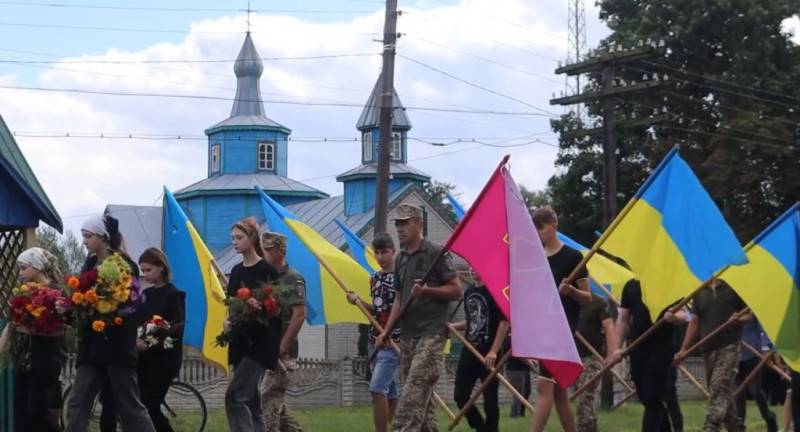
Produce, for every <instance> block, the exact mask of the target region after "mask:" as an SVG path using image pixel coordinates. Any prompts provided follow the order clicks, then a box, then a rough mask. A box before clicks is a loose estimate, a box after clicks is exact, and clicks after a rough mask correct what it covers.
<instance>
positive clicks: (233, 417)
mask: <svg viewBox="0 0 800 432" xmlns="http://www.w3.org/2000/svg"><path fill="white" fill-rule="evenodd" d="M231 241H232V243H233V247H234V249H235V250H236V252H238V253H240V254H242V262H241V263H239V264H237V265H236V266H234V267H233V269H232V270H231V276H230V279H229V281H228V289H227V294H228V296H229V297H235V296H236V294H237V291H239V290H240V289H248V291H249V289H250V288H256V287H261V286H264V285H266V284H267V282H269V281H270V280H273V279H275V277H276V276H277V271H276V270H275V268H274V267H273V266H271V265H270V264H269V263H267V262H266V261H265V260H264V259H263V256H262V254H263V252H262V250H261V235H260V233H259V229H258V223H257V222H256V220H255V218H252V217H250V218H247V219H244V220H242V221H239V222H237V223H235V224H234V225H233V227H231ZM223 328H224V330H225V333H226V334H228V335H229V336H230V345H229V348H228V361H229V363H230V364H231V366H232V368H231V369H232V370H233V377H232V379H231V382H230V384H229V385H228V389H227V390H226V392H225V412H226V414H227V417H228V425H229V426H230V430H231V432H266V427H265V425H264V419H263V414H262V412H261V400H260V399H261V398H260V397H259V393H258V382H259V380H260V379H261V376H262V375H263V374H264V371H265V370H267V369H274V368H275V366H276V364H277V362H278V350H279V347H280V335H281V321H280V318H273V319H270V320H268V321H267V323H266V324H264V323H263V322H260V321H258V320H253V321H249V322H239V321H236V320H232V319H230V318H226V319H225V321H224V323H223Z"/></svg>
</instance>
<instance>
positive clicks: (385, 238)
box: [372, 232, 394, 250]
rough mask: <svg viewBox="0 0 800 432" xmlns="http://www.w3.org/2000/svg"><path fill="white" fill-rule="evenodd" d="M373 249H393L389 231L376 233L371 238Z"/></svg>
mask: <svg viewBox="0 0 800 432" xmlns="http://www.w3.org/2000/svg"><path fill="white" fill-rule="evenodd" d="M372 249H373V250H383V249H394V240H392V236H390V235H389V233H385V232H383V233H378V234H376V235H375V237H374V238H373V239H372Z"/></svg>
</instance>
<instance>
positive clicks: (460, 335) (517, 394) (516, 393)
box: [447, 323, 533, 412]
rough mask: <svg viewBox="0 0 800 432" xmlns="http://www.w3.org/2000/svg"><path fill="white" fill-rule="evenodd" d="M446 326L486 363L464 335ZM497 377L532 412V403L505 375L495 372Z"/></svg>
mask: <svg viewBox="0 0 800 432" xmlns="http://www.w3.org/2000/svg"><path fill="white" fill-rule="evenodd" d="M447 328H448V329H449V330H450V333H452V334H453V336H455V337H456V339H458V340H460V341H461V343H463V344H464V346H465V347H466V348H467V349H468V350H469V352H471V353H472V355H474V356H475V358H477V359H478V360H480V362H481V363H483V364H484V365H485V364H486V358H485V357H484V356H482V355H481V353H479V352H478V350H476V349H475V347H474V346H472V344H471V343H470V342H469V341H468V340H467V338H465V337H464V335H462V334H461V333H459V332H458V331H457V330H456V329H455V328H454V327H453V324H450V323H447ZM488 369H489V371H492V370H493V368H488ZM497 379H498V380H499V381H500V383H501V384H503V386H505V388H507V389H508V391H509V392H511V394H512V395H513V396H514V397H515V398H517V400H519V401H520V403H522V404H523V405H525V408H528V409H529V410H531V412H533V405H531V403H530V402H528V399H525V396H523V395H521V394H520V393H519V391H517V389H515V388H514V386H513V385H511V383H510V382H508V380H507V379H506V377H504V376H503V374H497Z"/></svg>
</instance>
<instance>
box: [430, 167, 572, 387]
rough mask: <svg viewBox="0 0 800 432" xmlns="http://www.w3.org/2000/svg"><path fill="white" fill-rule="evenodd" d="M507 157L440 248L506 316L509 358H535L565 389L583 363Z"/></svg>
mask: <svg viewBox="0 0 800 432" xmlns="http://www.w3.org/2000/svg"><path fill="white" fill-rule="evenodd" d="M507 161H508V156H506V157H505V158H504V159H503V161H502V162H501V163H500V165H499V166H498V167H497V169H496V170H495V172H494V173H493V174H492V177H491V178H490V179H489V181H488V182H487V183H486V186H484V188H483V190H482V191H481V193H480V195H478V198H477V199H476V200H475V203H474V204H473V205H472V206H471V207H470V209H469V211H468V212H467V214H466V215H464V219H463V220H462V221H461V223H460V224H459V225H458V226H457V227H456V229H455V231H453V234H451V235H450V238H449V239H448V240H447V243H445V245H444V247H445V248H446V249H449V250H451V251H453V252H455V253H457V254H458V255H460V256H461V257H462V258H464V259H465V260H466V261H467V262H468V263H469V264H470V266H472V268H473V269H474V270H475V271H476V272H477V273H478V275H479V276H480V277H481V279H482V280H483V282H484V283H485V284H486V287H487V288H488V290H489V292H490V293H491V294H492V297H494V299H495V301H496V302H497V305H498V306H499V307H500V310H501V311H503V314H505V316H506V317H508V318H509V321H510V323H511V338H512V340H511V342H512V346H513V350H514V356H515V357H522V358H535V359H538V360H539V361H540V362H541V363H542V365H543V366H544V367H545V368H546V369H547V370H548V371H549V372H550V374H551V375H552V376H553V378H554V379H555V381H556V382H557V383H558V385H559V386H561V388H564V389H566V388H567V387H569V386H570V385H571V384H572V383H573V382H574V381H575V380H576V379H577V378H578V376H580V374H581V372H582V371H583V366H582V364H581V361H580V357H578V351H577V349H576V348H575V342H574V339H573V336H572V334H571V332H570V329H569V325H568V324H567V318H566V316H565V315H564V309H563V307H562V306H561V299H560V298H559V294H558V290H557V288H556V285H555V282H554V281H553V275H552V273H551V271H550V266H549V265H548V263H547V257H546V256H545V254H544V249H543V248H542V242H541V240H539V235H538V234H537V233H536V230H535V229H534V227H533V221H532V220H531V217H530V214H529V213H528V209H527V207H526V206H525V201H524V200H523V199H522V196H521V195H520V193H519V190H518V189H517V186H516V183H515V182H514V179H513V178H512V177H511V174H510V173H509V172H508V169H507V168H506V166H505V164H506V162H507ZM512 297H513V299H514V302H513V303H512V302H510V299H511V298H512Z"/></svg>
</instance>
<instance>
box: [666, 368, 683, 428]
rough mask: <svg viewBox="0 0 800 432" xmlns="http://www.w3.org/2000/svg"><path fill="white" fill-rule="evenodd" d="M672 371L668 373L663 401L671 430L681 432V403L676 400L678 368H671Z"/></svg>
mask: <svg viewBox="0 0 800 432" xmlns="http://www.w3.org/2000/svg"><path fill="white" fill-rule="evenodd" d="M671 370H672V373H670V374H669V377H670V379H669V381H668V382H667V393H666V394H665V395H664V403H665V404H666V407H667V416H668V417H669V420H670V422H671V423H672V430H673V432H683V412H681V405H680V403H679V402H678V386H677V382H678V369H676V368H674V367H673V368H671Z"/></svg>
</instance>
